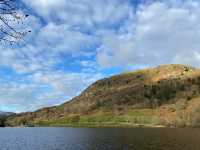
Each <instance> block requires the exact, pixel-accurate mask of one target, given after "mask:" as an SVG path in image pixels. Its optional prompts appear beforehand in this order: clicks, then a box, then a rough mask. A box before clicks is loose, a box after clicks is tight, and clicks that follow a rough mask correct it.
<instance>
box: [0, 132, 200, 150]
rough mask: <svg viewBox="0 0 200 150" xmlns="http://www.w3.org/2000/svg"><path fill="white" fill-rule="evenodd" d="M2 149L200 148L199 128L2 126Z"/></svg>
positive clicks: (0, 145) (0, 140)
mask: <svg viewBox="0 0 200 150" xmlns="http://www.w3.org/2000/svg"><path fill="white" fill-rule="evenodd" d="M0 150H200V129H167V128H0Z"/></svg>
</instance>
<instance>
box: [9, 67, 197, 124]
mask: <svg viewBox="0 0 200 150" xmlns="http://www.w3.org/2000/svg"><path fill="white" fill-rule="evenodd" d="M198 98H200V70H199V69H195V68H193V67H190V66H184V65H162V66H159V67H156V68H150V69H145V70H139V71H135V72H127V73H124V74H120V75H116V76H113V77H110V78H106V79H102V80H99V81H97V82H95V83H94V84H92V85H91V86H89V87H88V88H87V89H86V90H85V91H83V92H82V94H80V95H79V96H77V97H75V98H73V99H72V100H71V101H69V102H66V103H64V104H63V105H60V106H57V107H51V108H44V109H41V110H38V111H36V112H33V113H24V114H19V115H14V116H12V117H10V118H8V120H7V124H9V125H20V124H22V125H23V124H26V123H32V124H34V123H36V122H42V121H52V120H62V121H65V120H70V119H71V120H70V121H71V122H73V121H75V122H76V121H77V120H78V121H79V120H80V116H88V115H91V114H94V116H95V114H99V113H101V114H105V113H106V112H109V113H110V114H112V115H113V114H120V115H125V114H127V113H128V112H130V111H135V110H139V111H141V110H144V109H148V110H157V112H155V114H154V115H155V116H156V117H158V118H159V120H160V123H161V120H162V123H161V124H164V123H166V122H167V121H166V120H165V119H163V118H164V117H167V115H166V114H172V115H173V116H175V117H174V118H173V117H170V118H173V119H176V120H177V118H176V117H177V114H174V112H176V108H171V107H173V105H175V104H177V103H178V102H181V104H180V105H182V103H185V101H192V100H194V99H195V101H197V100H196V99H198ZM177 105H179V104H177ZM163 106H166V107H167V108H168V107H169V111H168V110H167V111H165V112H164V114H163V118H160V116H159V115H160V113H162V112H163ZM187 107H189V104H188V105H187ZM170 109H171V110H170ZM172 109H174V110H173V111H172ZM185 110H186V109H185ZM151 112H152V111H151ZM147 115H148V113H147ZM71 116H75V117H74V118H73V117H72V118H71ZM77 116H78V117H77ZM130 116H131V115H130ZM144 116H145V115H144ZM112 117H113V116H112ZM173 119H172V120H170V119H168V120H170V121H169V122H170V123H171V122H173V121H174V122H175V120H173ZM70 121H69V122H70ZM169 122H168V124H169Z"/></svg>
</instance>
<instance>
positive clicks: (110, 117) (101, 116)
mask: <svg viewBox="0 0 200 150" xmlns="http://www.w3.org/2000/svg"><path fill="white" fill-rule="evenodd" d="M159 122H160V120H159V118H158V117H157V116H156V115H155V112H154V110H142V111H138V110H135V111H129V112H128V113H126V114H125V115H123V114H122V115H120V114H114V113H111V112H107V113H95V114H91V115H71V116H67V117H64V118H62V119H54V120H42V121H35V122H33V124H34V125H36V126H59V127H60V126H61V127H65V126H73V127H123V126H124V127H142V126H148V127H157V126H159Z"/></svg>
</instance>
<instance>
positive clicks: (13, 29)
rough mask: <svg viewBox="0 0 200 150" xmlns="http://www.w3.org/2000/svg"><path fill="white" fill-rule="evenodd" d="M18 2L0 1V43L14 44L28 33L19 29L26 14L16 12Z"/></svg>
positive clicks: (11, 0)
mask: <svg viewBox="0 0 200 150" xmlns="http://www.w3.org/2000/svg"><path fill="white" fill-rule="evenodd" d="M17 1H18V0H0V42H2V41H4V42H9V43H10V44H13V43H16V42H18V41H19V40H21V39H22V38H23V37H24V36H25V35H26V34H27V33H28V32H31V31H27V30H25V29H20V28H19V25H20V24H23V21H24V19H25V18H27V17H28V15H27V14H23V13H22V12H21V11H19V10H18V7H17Z"/></svg>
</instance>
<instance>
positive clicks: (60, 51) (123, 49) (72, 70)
mask: <svg viewBox="0 0 200 150" xmlns="http://www.w3.org/2000/svg"><path fill="white" fill-rule="evenodd" d="M22 1H23V2H24V4H26V6H27V8H30V17H29V19H28V20H26V22H25V24H24V26H26V27H28V28H30V30H32V34H30V35H29V36H27V37H26V38H25V42H24V43H23V44H22V45H20V46H14V47H9V46H1V47H0V49H1V51H0V77H2V79H1V80H0V83H1V85H2V86H1V87H0V95H1V96H0V104H1V106H0V109H5V110H11V111H12V110H13V111H26V110H35V109H37V108H40V107H43V106H50V105H56V104H60V103H62V102H64V101H66V100H69V99H70V98H72V97H73V96H75V95H77V94H78V93H80V92H81V91H82V90H83V89H84V88H85V87H87V85H89V84H90V83H92V82H94V81H95V80H97V79H99V78H102V77H105V76H107V75H111V74H112V73H113V72H112V69H113V68H114V67H115V68H116V67H117V68H133V69H137V68H141V67H144V66H154V65H158V64H163V63H183V64H190V65H194V66H199V64H200V9H199V8H200V3H199V2H198V1H197V0H185V1H182V0H170V1H164V0H163V1H154V0H151V1H147V0H142V1H139V4H136V3H135V1H133V2H131V1H129V0H93V1H90V0H69V1H66V0H22ZM2 68H8V70H9V69H10V70H11V72H9V76H11V78H10V79H9V80H8V79H6V78H3V75H2V74H1V72H3V69H2ZM104 68H108V69H109V71H107V72H106V71H105V72H104ZM108 72H109V73H108ZM5 73H7V72H5ZM16 76H17V77H18V78H17V79H15V78H16ZM19 78H20V79H19Z"/></svg>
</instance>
